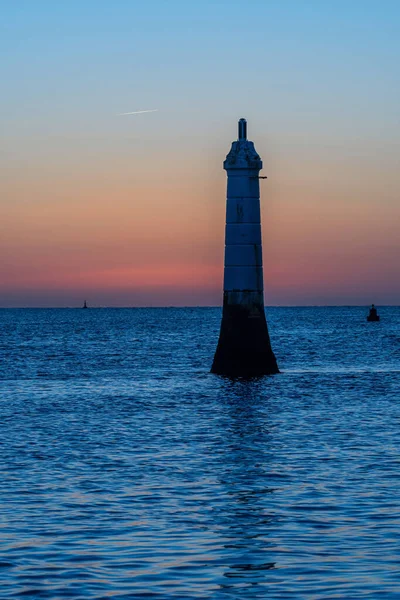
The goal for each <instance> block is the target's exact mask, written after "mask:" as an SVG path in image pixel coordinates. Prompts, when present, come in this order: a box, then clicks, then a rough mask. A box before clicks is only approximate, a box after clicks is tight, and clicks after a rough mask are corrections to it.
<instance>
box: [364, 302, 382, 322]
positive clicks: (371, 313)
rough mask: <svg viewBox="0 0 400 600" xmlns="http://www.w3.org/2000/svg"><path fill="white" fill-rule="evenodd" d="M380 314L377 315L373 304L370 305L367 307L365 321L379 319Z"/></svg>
mask: <svg viewBox="0 0 400 600" xmlns="http://www.w3.org/2000/svg"><path fill="white" fill-rule="evenodd" d="M380 319H381V318H380V316H379V315H378V311H377V310H376V308H375V304H373V305H372V306H371V308H370V309H369V315H368V317H367V321H370V322H371V321H380Z"/></svg>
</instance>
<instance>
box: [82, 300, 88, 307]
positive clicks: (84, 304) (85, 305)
mask: <svg viewBox="0 0 400 600" xmlns="http://www.w3.org/2000/svg"><path fill="white" fill-rule="evenodd" d="M87 307H88V305H87V304H86V300H85V302H84V303H83V306H82V308H87Z"/></svg>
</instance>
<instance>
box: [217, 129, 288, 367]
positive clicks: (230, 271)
mask: <svg viewBox="0 0 400 600" xmlns="http://www.w3.org/2000/svg"><path fill="white" fill-rule="evenodd" d="M224 169H225V170H226V172H227V175H228V186H227V200H226V229H225V266H224V301H223V310H222V322H221V330H220V335H219V341H218V346H217V350H216V352H215V356H214V361H213V364H212V367H211V372H212V373H216V374H218V375H226V376H230V377H257V376H260V375H272V374H274V373H279V369H278V365H277V362H276V358H275V355H274V353H273V352H272V348H271V342H270V339H269V333H268V326H267V320H266V318H265V311H264V285H263V268H262V246H261V216H260V177H259V172H260V170H261V169H262V161H261V158H260V157H259V155H258V154H257V152H256V150H255V148H254V144H253V142H250V141H249V140H248V139H247V122H246V120H245V119H240V121H239V135H238V140H237V141H236V142H233V143H232V148H231V150H230V152H229V154H228V155H227V157H226V160H225V162H224Z"/></svg>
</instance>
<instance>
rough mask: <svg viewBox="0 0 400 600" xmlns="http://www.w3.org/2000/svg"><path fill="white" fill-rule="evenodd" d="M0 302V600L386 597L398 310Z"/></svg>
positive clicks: (396, 468) (396, 561) (392, 536)
mask: <svg viewBox="0 0 400 600" xmlns="http://www.w3.org/2000/svg"><path fill="white" fill-rule="evenodd" d="M366 312H367V311H366V309H365V308H354V307H353V308H346V307H342V308H298V309H294V308H293V309H292V308H290V309H289V308H280V309H279V308H271V309H269V310H268V311H267V316H268V319H269V324H270V332H271V338H272V342H273V347H274V350H275V353H276V355H277V358H278V362H279V365H280V368H281V369H282V374H280V375H277V376H274V377H265V378H262V379H260V380H253V381H230V380H227V379H224V378H220V377H217V376H215V375H211V374H210V373H209V368H210V365H211V362H212V358H213V353H214V350H215V347H216V343H217V338H218V329H219V321H220V314H221V313H220V310H219V309H90V310H87V311H83V310H81V309H80V310H79V309H78V310H73V309H70V310H2V311H0V398H1V401H0V447H1V461H0V496H1V500H0V595H1V598H13V597H24V598H35V599H36V598H37V599H42V598H51V599H53V600H56V599H64V598H85V599H89V600H91V599H95V598H96V599H106V598H146V597H149V598H151V597H154V598H215V599H216V600H218V599H219V598H221V599H222V598H239V599H243V600H247V599H249V600H250V599H253V598H272V599H274V598H277V599H278V598H279V599H285V598H290V599H296V598H299V599H320V598H346V599H353V598H374V599H375V598H376V599H378V598H379V599H382V598H383V599H385V598H391V599H395V598H396V599H398V598H400V455H399V446H400V398H399V396H400V393H399V390H400V308H382V309H380V313H381V318H382V321H381V322H380V323H370V324H368V323H367V322H366V320H365V316H366Z"/></svg>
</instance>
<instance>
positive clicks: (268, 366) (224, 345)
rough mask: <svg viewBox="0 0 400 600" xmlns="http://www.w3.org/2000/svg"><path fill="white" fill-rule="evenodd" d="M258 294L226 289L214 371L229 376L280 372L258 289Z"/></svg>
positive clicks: (257, 375) (254, 375)
mask: <svg viewBox="0 0 400 600" xmlns="http://www.w3.org/2000/svg"><path fill="white" fill-rule="evenodd" d="M238 294H240V295H241V297H240V298H238V296H237V295H238ZM235 295H236V296H235ZM257 296H258V297H256V296H255V293H254V292H247V293H246V292H225V293H224V307H223V313H222V322H221V331H220V335H219V341H218V346H217V350H216V352H215V356H214V361H213V364H212V367H211V373H216V374H217V375H226V376H228V377H259V376H261V375H273V374H275V373H279V369H278V365H277V362H276V358H275V355H274V353H273V352H272V348H271V342H270V339H269V333H268V326H267V320H266V318H265V312H264V306H263V302H262V297H261V299H260V297H259V293H257ZM261 296H262V294H261ZM232 300H233V301H236V302H234V303H233V302H232ZM238 300H239V301H240V302H237V301H238ZM260 300H261V301H260Z"/></svg>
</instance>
